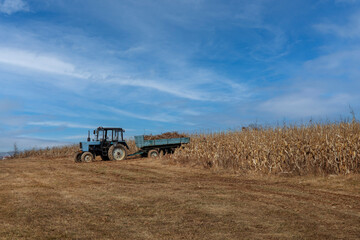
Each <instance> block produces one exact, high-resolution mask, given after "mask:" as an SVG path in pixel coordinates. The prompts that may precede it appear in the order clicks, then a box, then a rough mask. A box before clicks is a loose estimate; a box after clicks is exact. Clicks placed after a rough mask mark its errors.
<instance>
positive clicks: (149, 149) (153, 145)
mask: <svg viewBox="0 0 360 240" xmlns="http://www.w3.org/2000/svg"><path fill="white" fill-rule="evenodd" d="M189 142H190V138H189V137H182V138H168V139H155V140H144V135H140V136H135V144H136V146H137V147H138V148H139V151H137V152H136V153H133V154H131V155H128V156H135V155H141V156H143V157H158V156H160V155H163V154H166V153H173V152H174V151H175V149H177V148H179V147H181V146H182V145H183V144H187V143H189Z"/></svg>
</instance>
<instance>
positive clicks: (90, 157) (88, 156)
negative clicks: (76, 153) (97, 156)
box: [81, 152, 94, 163]
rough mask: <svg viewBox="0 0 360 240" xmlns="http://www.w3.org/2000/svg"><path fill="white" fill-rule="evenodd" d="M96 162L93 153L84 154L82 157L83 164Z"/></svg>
mask: <svg viewBox="0 0 360 240" xmlns="http://www.w3.org/2000/svg"><path fill="white" fill-rule="evenodd" d="M93 160H94V155H92V153H91V152H84V153H83V154H82V155H81V161H82V162H87V163H88V162H92V161H93Z"/></svg>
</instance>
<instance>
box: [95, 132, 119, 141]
mask: <svg viewBox="0 0 360 240" xmlns="http://www.w3.org/2000/svg"><path fill="white" fill-rule="evenodd" d="M95 137H96V141H108V142H111V141H122V139H123V136H122V131H120V130H118V129H97V131H96V132H95Z"/></svg>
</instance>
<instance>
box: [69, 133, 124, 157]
mask: <svg viewBox="0 0 360 240" xmlns="http://www.w3.org/2000/svg"><path fill="white" fill-rule="evenodd" d="M124 132H125V130H124V129H122V128H104V127H98V128H97V129H95V130H94V131H93V136H92V137H91V136H90V131H89V132H88V137H87V141H86V142H80V151H79V152H78V153H76V155H75V162H92V161H93V160H94V159H95V157H96V156H101V159H102V160H123V159H125V158H126V156H127V150H129V146H128V145H127V143H126V141H125V140H124Z"/></svg>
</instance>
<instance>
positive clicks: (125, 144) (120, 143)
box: [116, 142, 130, 150]
mask: <svg viewBox="0 0 360 240" xmlns="http://www.w3.org/2000/svg"><path fill="white" fill-rule="evenodd" d="M116 145H124V146H125V147H126V148H127V149H128V150H129V149H130V148H129V146H128V145H127V143H126V142H119V143H117V144H116Z"/></svg>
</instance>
